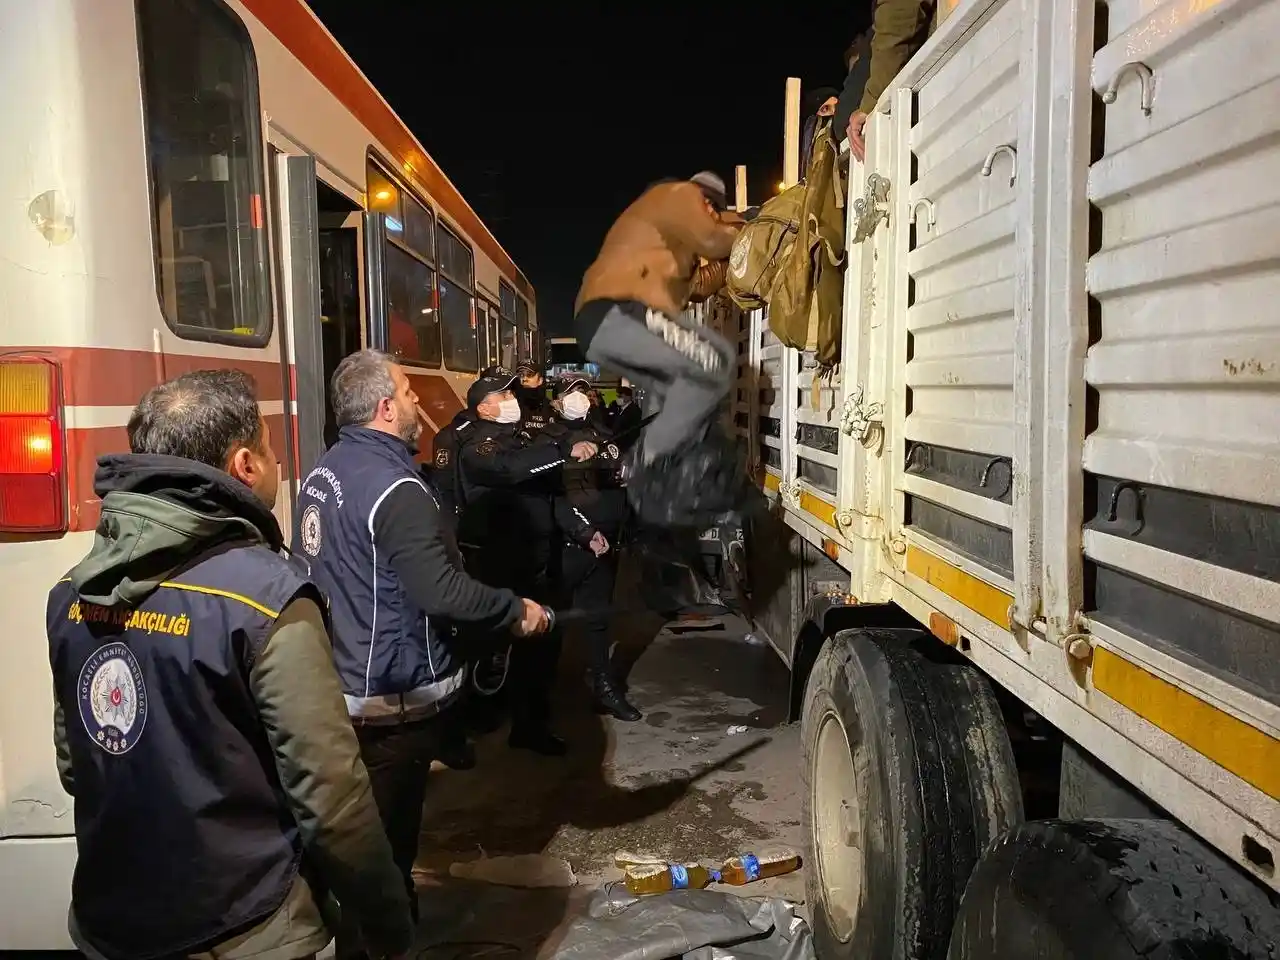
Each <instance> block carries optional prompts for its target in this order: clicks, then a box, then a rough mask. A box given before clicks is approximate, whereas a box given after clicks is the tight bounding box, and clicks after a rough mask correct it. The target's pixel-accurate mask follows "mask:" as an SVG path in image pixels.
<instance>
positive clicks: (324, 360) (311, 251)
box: [277, 155, 380, 529]
mask: <svg viewBox="0 0 1280 960" xmlns="http://www.w3.org/2000/svg"><path fill="white" fill-rule="evenodd" d="M277 163H278V165H279V166H278V170H277V173H278V176H279V179H280V184H281V189H280V190H279V191H278V196H279V198H280V208H281V209H280V213H279V216H280V224H281V227H282V228H281V230H280V231H279V232H278V236H279V237H280V240H281V242H280V257H281V265H280V266H281V270H280V275H281V277H282V283H281V287H282V291H283V300H284V315H285V319H286V324H285V328H286V330H287V337H286V338H284V339H285V341H287V342H282V349H284V350H285V351H286V359H287V362H289V364H290V365H291V369H292V390H291V396H292V397H293V399H294V401H295V402H294V405H293V410H292V411H290V410H289V409H288V408H287V407H286V415H288V414H289V413H290V412H291V413H292V417H291V418H289V419H287V421H286V422H287V425H288V428H289V430H290V432H291V433H292V435H293V438H294V441H295V457H294V458H289V459H290V460H291V461H293V463H292V464H291V466H292V469H291V471H290V474H291V475H290V477H289V479H290V481H291V483H290V487H289V489H290V491H291V492H292V491H293V490H294V489H296V485H297V483H298V482H299V481H300V480H301V478H303V477H305V476H306V475H307V474H308V473H309V472H310V470H311V468H312V467H313V466H315V463H316V461H317V460H318V459H319V458H320V455H321V454H322V453H323V452H324V451H325V450H326V449H327V448H328V447H329V446H330V445H331V444H332V443H333V442H334V441H335V440H336V439H337V435H338V431H337V424H336V422H335V420H334V415H333V406H332V404H331V403H330V400H329V380H330V378H331V377H332V376H333V372H334V370H335V369H336V368H337V366H338V363H339V361H341V360H342V358H343V357H345V356H347V355H348V354H350V353H353V352H355V351H356V350H359V349H360V348H361V347H362V346H366V345H375V346H376V345H377V344H376V342H374V341H375V340H377V339H380V338H375V337H374V336H373V335H372V331H371V330H370V329H369V327H368V325H367V324H366V323H364V322H363V318H364V317H366V316H368V315H369V311H368V310H365V309H362V305H363V303H364V299H365V290H364V289H363V282H362V278H363V276H364V259H365V246H366V244H365V235H366V233H367V229H366V224H365V215H364V214H363V213H362V211H361V210H360V208H359V207H358V206H357V205H356V204H355V203H354V202H353V201H351V200H350V199H349V198H347V197H346V196H345V195H343V194H342V193H341V192H339V191H338V190H335V189H334V188H332V187H330V186H328V185H327V184H326V183H324V181H323V180H321V179H319V178H318V177H317V174H316V163H315V160H314V158H312V157H310V156H301V157H299V156H283V155H282V156H279V157H278V158H277ZM282 479H283V478H282ZM288 527H289V525H288V524H286V527H285V529H288Z"/></svg>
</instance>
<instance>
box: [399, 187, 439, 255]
mask: <svg viewBox="0 0 1280 960" xmlns="http://www.w3.org/2000/svg"><path fill="white" fill-rule="evenodd" d="M403 213H404V245H405V246H406V247H408V248H409V249H410V250H412V251H413V252H414V253H420V254H422V256H423V257H425V258H426V259H428V260H435V258H436V242H435V220H434V218H433V217H432V216H431V211H430V210H428V209H427V208H426V207H424V206H423V205H422V204H420V203H419V202H418V201H417V200H415V199H413V197H409V196H406V197H405V198H404V211H403Z"/></svg>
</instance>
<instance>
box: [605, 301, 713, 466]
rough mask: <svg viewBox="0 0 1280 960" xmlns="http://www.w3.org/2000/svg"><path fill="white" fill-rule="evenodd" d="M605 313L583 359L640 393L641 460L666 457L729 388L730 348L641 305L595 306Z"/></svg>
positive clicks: (708, 416) (689, 435)
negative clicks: (642, 424)
mask: <svg viewBox="0 0 1280 960" xmlns="http://www.w3.org/2000/svg"><path fill="white" fill-rule="evenodd" d="M592 308H595V309H597V310H599V309H601V308H604V314H603V317H601V318H600V324H599V327H598V328H597V329H596V331H595V334H594V336H592V338H591V342H590V343H589V344H587V349H586V356H587V359H588V360H590V361H592V362H593V363H598V364H600V365H601V366H602V367H607V368H608V369H610V370H616V371H618V372H619V373H621V374H622V375H623V376H625V377H626V378H627V379H628V380H630V381H632V382H633V383H635V384H636V385H637V386H639V387H641V388H643V390H644V392H645V396H644V407H643V409H644V415H645V417H650V416H653V415H654V414H657V416H656V418H655V419H654V420H653V422H652V423H650V424H649V425H648V426H647V427H645V429H644V434H643V439H642V444H643V445H642V451H643V454H644V459H645V460H646V461H652V460H654V459H656V458H658V457H662V456H666V455H667V454H670V453H673V452H675V451H676V450H678V449H680V448H681V447H682V446H683V445H685V444H686V443H688V442H689V441H690V440H692V439H693V438H694V436H695V435H696V434H697V433H698V431H699V430H700V429H701V428H702V426H703V424H705V423H706V422H707V421H708V420H709V419H711V417H712V416H713V415H714V414H715V411H716V408H717V407H718V406H719V405H720V401H722V400H723V399H724V398H725V395H726V394H728V392H729V388H730V386H731V385H732V383H733V374H734V370H733V360H734V355H733V349H732V348H731V347H730V346H729V343H728V342H727V341H726V340H725V339H724V338H723V337H721V336H720V335H719V334H718V333H716V332H715V331H714V330H708V329H707V328H705V327H701V326H697V325H694V324H689V323H685V322H684V321H681V320H673V319H671V318H670V317H667V316H665V315H663V314H662V313H659V312H658V311H656V310H648V309H646V308H645V307H644V305H643V304H639V303H634V302H630V301H623V302H611V303H608V304H607V307H606V305H605V304H604V303H602V302H600V301H596V302H595V303H593V304H587V305H584V307H583V311H582V312H583V313H585V312H586V311H587V310H589V309H592Z"/></svg>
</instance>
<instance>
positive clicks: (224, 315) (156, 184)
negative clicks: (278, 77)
mask: <svg viewBox="0 0 1280 960" xmlns="http://www.w3.org/2000/svg"><path fill="white" fill-rule="evenodd" d="M137 11H138V37H139V59H140V62H141V65H142V93H143V103H144V107H145V111H146V127H147V161H148V164H149V166H150V172H151V185H152V216H153V221H154V231H153V232H154V236H155V246H156V254H155V256H156V285H157V288H158V291H159V295H160V305H161V308H162V310H163V312H164V316H165V320H166V321H167V322H168V323H169V325H170V326H171V327H172V328H173V330H174V332H175V333H177V334H178V336H180V337H185V338H187V339H194V340H219V341H235V342H244V341H249V342H251V343H256V344H263V343H265V342H266V341H267V340H268V339H269V338H270V336H271V310H270V295H269V289H268V278H267V268H266V236H265V232H264V230H265V224H264V208H263V195H264V189H263V171H262V141H261V135H260V132H259V128H258V115H259V114H258V97H257V77H256V66H255V62H254V58H253V47H252V45H251V43H250V40H249V35H248V33H247V32H246V31H245V29H244V27H243V25H242V24H241V23H240V22H239V21H237V20H236V19H235V18H234V16H233V15H232V14H231V13H229V12H228V11H227V10H226V8H225V7H224V6H223V5H222V4H221V3H215V2H212V0H138V3H137Z"/></svg>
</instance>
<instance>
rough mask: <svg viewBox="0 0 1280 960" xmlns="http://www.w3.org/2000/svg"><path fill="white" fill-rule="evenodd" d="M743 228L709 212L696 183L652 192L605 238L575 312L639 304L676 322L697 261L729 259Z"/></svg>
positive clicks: (624, 214)
mask: <svg viewBox="0 0 1280 960" xmlns="http://www.w3.org/2000/svg"><path fill="white" fill-rule="evenodd" d="M734 219H736V218H734ZM740 229H741V223H740V222H737V223H735V222H733V220H728V221H724V220H721V219H720V218H718V217H717V216H716V215H715V214H714V213H713V212H712V211H711V210H710V208H709V207H708V206H707V202H706V200H705V199H704V198H703V195H702V191H701V190H700V189H699V188H698V186H697V185H696V184H693V183H690V182H688V181H683V182H680V183H660V184H658V185H657V186H656V187H651V188H650V189H649V190H647V191H645V193H643V194H642V195H641V196H640V198H639V199H638V200H636V201H635V202H634V203H633V204H631V206H629V207H627V209H626V210H624V211H623V212H622V215H621V216H620V217H618V219H617V220H616V221H615V222H614V224H613V227H612V228H611V229H610V230H609V233H608V234H607V235H606V236H605V238H604V245H603V246H602V247H601V248H600V254H599V256H597V257H596V261H595V263H593V264H592V265H591V267H590V268H589V269H588V270H587V274H586V276H585V277H583V279H582V289H581V290H579V291H578V300H577V303H576V304H575V305H574V311H575V312H577V311H578V310H581V309H582V306H583V304H585V303H588V302H589V301H591V300H637V301H639V302H640V303H643V304H644V305H645V306H647V307H652V308H653V309H655V310H660V311H662V312H663V313H665V314H667V315H668V316H671V317H674V316H676V315H677V314H678V313H680V312H681V311H682V310H684V308H685V307H686V306H687V305H688V303H689V295H690V293H691V292H692V287H693V282H694V277H695V275H696V273H697V268H698V264H699V262H700V260H699V258H704V259H706V260H709V261H712V262H713V263H714V261H717V260H724V259H726V258H727V257H728V256H729V251H730V250H731V249H732V247H733V241H734V238H735V237H737V235H738V231H739V230H740Z"/></svg>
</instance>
